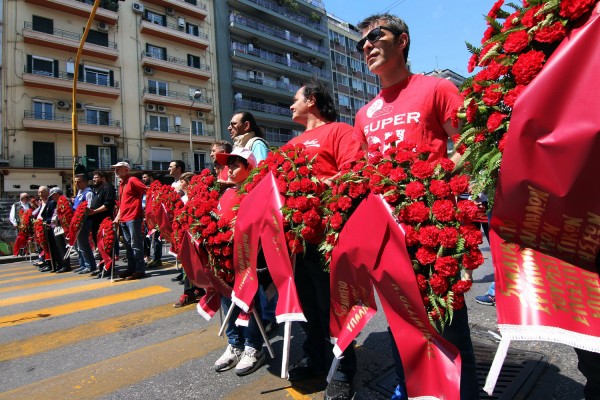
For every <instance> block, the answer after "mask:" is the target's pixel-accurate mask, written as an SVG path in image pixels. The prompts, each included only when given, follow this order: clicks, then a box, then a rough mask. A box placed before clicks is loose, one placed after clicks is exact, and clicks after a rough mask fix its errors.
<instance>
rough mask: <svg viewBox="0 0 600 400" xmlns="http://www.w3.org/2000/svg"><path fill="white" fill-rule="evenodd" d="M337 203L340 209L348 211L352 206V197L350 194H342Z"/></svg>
mask: <svg viewBox="0 0 600 400" xmlns="http://www.w3.org/2000/svg"><path fill="white" fill-rule="evenodd" d="M337 204H338V207H339V208H340V210H342V211H346V210H349V209H350V207H352V199H351V198H350V197H348V196H342V197H340V198H339V199H338V201H337Z"/></svg>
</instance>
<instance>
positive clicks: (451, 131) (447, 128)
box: [443, 120, 462, 165]
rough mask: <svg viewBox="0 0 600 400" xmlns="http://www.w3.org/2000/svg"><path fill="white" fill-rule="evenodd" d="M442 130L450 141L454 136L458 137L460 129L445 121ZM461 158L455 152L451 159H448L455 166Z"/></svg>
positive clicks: (449, 121)
mask: <svg viewBox="0 0 600 400" xmlns="http://www.w3.org/2000/svg"><path fill="white" fill-rule="evenodd" d="M443 128H444V132H446V135H448V138H450V139H452V137H454V136H455V135H460V127H458V128H455V127H453V126H452V121H451V120H447V121H446V122H444V125H443ZM461 157H462V155H461V154H459V153H458V152H457V151H455V152H454V154H452V157H450V160H452V161H453V162H454V164H455V165H458V162H459V161H460V158H461Z"/></svg>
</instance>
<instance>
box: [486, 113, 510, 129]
mask: <svg viewBox="0 0 600 400" xmlns="http://www.w3.org/2000/svg"><path fill="white" fill-rule="evenodd" d="M506 117H507V115H506V114H502V113H501V112H499V111H494V112H493V113H492V115H490V116H489V117H488V120H487V124H486V126H487V129H488V131H489V132H494V131H495V130H496V129H498V128H499V127H500V125H502V121H504V118H506Z"/></svg>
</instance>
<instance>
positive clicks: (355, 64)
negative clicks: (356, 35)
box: [350, 57, 362, 72]
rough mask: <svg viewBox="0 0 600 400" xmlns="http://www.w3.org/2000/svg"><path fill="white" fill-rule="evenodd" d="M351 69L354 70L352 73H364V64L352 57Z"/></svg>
mask: <svg viewBox="0 0 600 400" xmlns="http://www.w3.org/2000/svg"><path fill="white" fill-rule="evenodd" d="M350 67H351V68H352V72H360V71H362V63H361V62H360V61H359V60H357V59H355V58H352V57H350Z"/></svg>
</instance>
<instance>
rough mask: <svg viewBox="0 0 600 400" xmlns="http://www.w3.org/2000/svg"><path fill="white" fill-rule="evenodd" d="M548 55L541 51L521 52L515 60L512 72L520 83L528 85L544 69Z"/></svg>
mask: <svg viewBox="0 0 600 400" xmlns="http://www.w3.org/2000/svg"><path fill="white" fill-rule="evenodd" d="M545 59H546V56H545V55H544V53H542V52H541V51H537V50H531V51H528V52H527V53H523V54H521V55H520V56H519V57H518V58H517V61H515V63H514V65H513V68H512V73H513V75H514V76H515V82H517V84H518V85H527V84H528V83H529V82H531V81H532V80H533V78H535V77H536V76H537V74H538V73H539V72H540V71H541V70H542V66H543V63H544V60H545Z"/></svg>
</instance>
